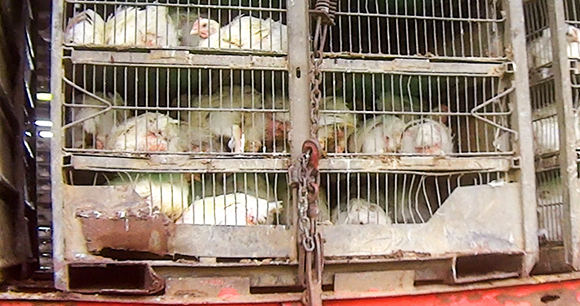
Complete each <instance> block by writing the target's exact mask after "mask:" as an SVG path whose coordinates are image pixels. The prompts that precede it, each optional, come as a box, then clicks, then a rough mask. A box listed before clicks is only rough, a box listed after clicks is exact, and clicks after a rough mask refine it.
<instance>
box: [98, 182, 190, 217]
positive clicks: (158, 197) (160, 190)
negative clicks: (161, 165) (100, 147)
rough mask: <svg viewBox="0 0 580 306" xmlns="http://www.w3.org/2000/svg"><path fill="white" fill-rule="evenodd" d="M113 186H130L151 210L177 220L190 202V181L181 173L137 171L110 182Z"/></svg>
mask: <svg viewBox="0 0 580 306" xmlns="http://www.w3.org/2000/svg"><path fill="white" fill-rule="evenodd" d="M109 185H113V186H119V185H124V186H130V187H132V188H133V190H134V191H135V192H136V193H137V194H138V195H139V196H140V197H142V198H143V199H145V201H146V202H147V203H148V204H149V205H150V208H151V211H155V210H158V211H160V212H163V213H164V214H165V215H166V216H167V217H168V218H169V219H171V220H172V221H176V220H177V219H178V218H180V217H181V215H182V214H183V211H184V210H186V209H187V208H188V207H189V205H190V203H191V197H190V188H189V182H188V181H187V180H186V179H185V178H184V176H183V175H181V174H169V173H154V174H148V173H136V174H133V173H132V174H129V175H128V176H127V177H125V176H120V177H119V178H118V179H116V180H113V181H111V182H110V183H109Z"/></svg>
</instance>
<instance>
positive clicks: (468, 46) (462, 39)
mask: <svg viewBox="0 0 580 306" xmlns="http://www.w3.org/2000/svg"><path fill="white" fill-rule="evenodd" d="M505 20H506V18H505V16H504V14H503V13H502V1H487V0H471V1H463V0H453V1H422V0H397V1H364V0H341V1H338V12H337V14H336V18H335V26H334V27H332V28H331V29H330V36H331V38H330V44H329V47H328V51H331V52H333V53H343V54H345V55H353V54H354V55H356V54H365V55H367V56H368V55H380V56H418V57H429V58H449V59H461V58H469V59H479V60H489V59H494V60H499V59H502V58H504V57H505V52H504V47H503V46H504V42H503V37H504V36H503V29H504V27H505Z"/></svg>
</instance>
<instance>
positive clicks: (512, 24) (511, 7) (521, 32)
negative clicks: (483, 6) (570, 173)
mask: <svg viewBox="0 0 580 306" xmlns="http://www.w3.org/2000/svg"><path fill="white" fill-rule="evenodd" d="M505 3H506V4H507V6H508V14H507V16H509V18H508V20H507V23H508V25H509V26H508V27H507V28H508V29H509V30H508V31H506V33H505V36H506V38H508V39H509V41H511V51H512V52H513V58H512V59H511V60H513V62H514V66H515V67H516V68H515V71H514V73H513V79H511V81H512V82H513V84H514V85H515V87H516V91H515V92H514V93H513V96H512V97H513V98H514V100H515V101H516V104H515V110H516V111H515V112H514V114H513V117H512V118H513V122H514V123H515V124H516V126H517V129H518V139H517V149H518V154H519V158H520V160H519V163H520V169H519V175H518V176H519V177H518V178H519V180H520V181H521V189H520V192H521V199H520V200H521V203H522V219H521V220H522V227H523V228H522V233H523V236H524V245H525V246H524V249H525V251H526V257H525V263H524V266H523V268H524V271H523V272H524V274H525V275H528V274H529V273H530V271H532V268H533V267H534V264H535V263H536V262H537V261H538V258H539V243H538V237H537V232H538V219H537V207H538V206H537V199H536V196H535V192H536V177H535V172H534V171H535V170H534V166H535V165H534V147H533V139H534V135H533V133H532V122H531V118H532V111H531V105H530V103H529V101H530V89H529V88H530V85H529V80H528V73H527V72H528V65H527V61H526V57H524V56H518V55H520V54H527V51H526V31H525V27H524V9H523V4H522V1H505ZM508 48H509V47H508ZM518 67H519V68H518Z"/></svg>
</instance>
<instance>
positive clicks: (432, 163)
mask: <svg viewBox="0 0 580 306" xmlns="http://www.w3.org/2000/svg"><path fill="white" fill-rule="evenodd" d="M289 164H290V161H289V159H288V158H276V159H274V158H263V159H243V158H227V159H226V158H223V159H221V158H220V159H215V158H200V159H190V158H189V157H188V156H185V155H182V156H179V155H158V156H151V158H149V159H144V158H142V159H139V158H123V157H105V156H84V155H73V156H72V157H71V165H72V167H73V168H74V169H77V170H93V171H131V170H135V171H140V172H160V171H161V172H188V173H189V172H195V173H205V172H256V171H270V172H278V171H286V170H287V169H288V166H289ZM511 165H512V162H511V157H494V158H482V157H474V158H441V157H399V158H397V157H393V158H390V159H385V158H381V159H378V158H377V159H367V158H328V159H322V160H321V161H320V170H321V171H364V172H380V171H397V170H400V171H422V170H423V171H508V170H510V169H511Z"/></svg>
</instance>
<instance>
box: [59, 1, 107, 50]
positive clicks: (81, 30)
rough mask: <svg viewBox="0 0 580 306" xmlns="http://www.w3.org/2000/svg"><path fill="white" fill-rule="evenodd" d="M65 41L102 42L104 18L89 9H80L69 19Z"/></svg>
mask: <svg viewBox="0 0 580 306" xmlns="http://www.w3.org/2000/svg"><path fill="white" fill-rule="evenodd" d="M65 41H66V42H68V43H71V42H72V43H74V44H95V45H102V44H104V43H105V20H103V17H101V15H99V14H98V13H97V12H95V11H93V10H91V9H86V10H84V11H82V12H81V13H79V14H77V15H75V16H74V17H73V18H72V19H71V20H70V21H69V24H68V26H67V30H66V34H65Z"/></svg>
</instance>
